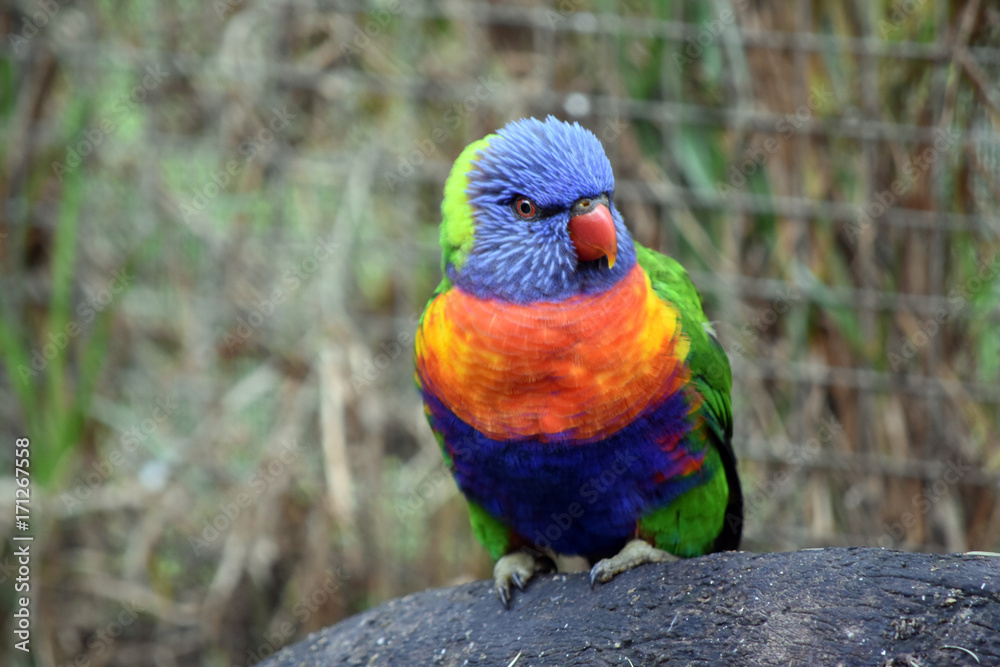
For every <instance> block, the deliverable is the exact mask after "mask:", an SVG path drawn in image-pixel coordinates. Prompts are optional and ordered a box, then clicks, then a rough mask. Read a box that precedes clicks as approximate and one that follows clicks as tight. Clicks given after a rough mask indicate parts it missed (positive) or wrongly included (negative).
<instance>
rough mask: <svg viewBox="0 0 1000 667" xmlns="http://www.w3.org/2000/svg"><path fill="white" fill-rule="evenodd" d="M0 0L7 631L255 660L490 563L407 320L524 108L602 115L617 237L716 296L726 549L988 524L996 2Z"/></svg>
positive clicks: (997, 348) (996, 193)
mask: <svg viewBox="0 0 1000 667" xmlns="http://www.w3.org/2000/svg"><path fill="white" fill-rule="evenodd" d="M0 24H2V25H3V28H4V33H5V39H4V40H3V43H2V45H0V119H2V130H0V131H2V134H0V136H2V142H0V165H2V166H0V170H2V171H0V193H2V209H0V263H2V264H0V266H2V268H0V274H2V285H3V288H2V290H0V353H2V371H0V440H2V443H3V445H2V447H0V461H2V464H3V465H2V467H0V471H2V472H0V532H2V534H3V535H4V537H5V546H4V549H5V551H4V554H3V556H2V557H0V582H2V583H3V586H0V625H2V628H3V629H2V632H3V640H2V641H0V662H3V663H4V664H11V663H13V664H37V665H46V666H47V665H68V664H73V665H189V664H203V665H213V666H214V665H219V666H223V665H247V664H256V662H258V661H259V660H260V659H261V658H263V657H265V656H267V655H270V654H271V653H273V652H274V651H275V650H277V649H278V648H280V647H281V646H283V645H286V644H289V643H292V642H294V641H296V640H297V639H300V638H302V637H304V636H305V635H306V634H307V633H308V632H311V631H314V630H316V629H319V628H321V627H323V626H326V625H328V624H331V623H334V622H336V621H338V620H340V619H343V618H345V617H346V616H348V615H350V614H353V613H356V612H358V611H361V610H363V609H366V608H368V607H370V606H372V605H376V604H378V603H380V602H383V601H385V600H388V599H391V598H395V597H398V596H401V595H404V594H406V593H409V592H413V591H419V590H422V589H425V588H428V587H439V586H448V585H452V584H456V583H460V582H465V581H470V580H474V579H480V578H485V577H487V576H489V573H490V571H491V563H490V561H489V558H488V556H487V554H486V552H485V550H483V549H482V548H481V547H480V546H479V545H478V544H477V543H476V541H475V539H474V538H473V536H472V534H471V530H470V528H469V525H468V518H467V516H466V510H465V505H464V503H463V501H462V499H461V497H459V495H458V494H457V490H456V487H455V485H454V483H453V481H452V480H451V478H450V476H449V475H448V473H447V471H446V469H445V468H444V467H443V465H442V462H441V456H440V453H439V451H438V447H437V445H436V443H435V441H434V438H433V437H432V436H431V433H430V430H429V428H428V427H427V425H426V423H425V421H424V418H423V414H422V409H421V405H420V403H419V400H418V395H417V393H416V391H415V389H414V386H413V379H412V378H413V364H412V359H411V345H412V340H413V331H414V328H415V325H416V318H417V317H418V316H419V314H420V312H421V310H422V308H423V305H424V304H425V303H426V301H427V299H428V298H429V296H430V294H431V292H432V291H433V289H434V287H435V286H436V284H437V282H438V280H439V278H440V273H439V261H440V254H439V249H438V245H437V234H438V227H437V226H438V223H439V221H440V213H439V205H440V200H441V193H442V187H443V183H444V179H445V176H446V175H447V172H448V169H449V167H450V164H451V162H452V161H453V160H454V159H455V157H457V155H458V153H459V152H460V151H461V149H462V148H463V147H464V146H465V145H466V144H467V143H469V142H470V141H472V140H475V139H478V138H480V137H482V136H483V135H484V134H487V133H489V132H491V131H493V130H495V129H496V128H498V127H500V126H502V125H503V124H505V123H506V122H507V121H509V120H511V119H515V118H519V117H523V116H528V115H534V116H544V115H546V114H553V115H555V116H557V117H559V118H563V119H567V120H577V121H579V122H580V123H581V124H583V125H585V126H586V127H588V128H591V129H592V130H593V131H594V132H595V133H596V134H597V136H598V137H599V138H600V139H601V140H602V142H603V143H604V145H605V147H606V149H607V152H608V155H609V157H610V158H611V161H612V163H613V165H614V168H615V173H616V177H617V191H616V201H617V202H618V205H619V206H620V208H621V210H622V211H623V213H624V215H625V219H626V221H627V222H628V224H629V225H630V227H631V229H632V231H633V233H634V235H635V237H636V238H637V239H638V240H640V241H641V242H643V243H645V244H647V245H649V246H652V247H653V248H657V249H659V250H661V251H663V252H666V253H669V254H672V255H673V256H675V257H677V258H678V259H680V260H681V262H682V263H683V264H684V265H685V266H686V267H687V268H688V269H689V271H690V273H691V275H692V277H693V279H694V282H695V283H696V284H697V285H698V287H699V288H700V290H701V292H702V294H703V297H704V300H705V303H706V310H707V311H708V313H709V316H710V317H711V318H712V319H714V320H716V321H717V322H718V324H717V325H716V328H717V329H718V330H719V331H720V332H721V333H722V336H723V339H724V346H725V348H726V350H727V352H728V353H729V355H730V358H731V360H732V365H733V369H734V387H733V401H734V409H735V413H736V417H735V423H736V434H735V439H734V445H735V448H736V451H737V455H738V457H739V458H740V470H741V474H742V477H743V480H744V490H745V494H746V503H747V524H746V529H745V540H744V548H745V549H748V550H754V551H774V550H790V549H798V548H803V547H823V546H840V545H868V546H881V547H887V548H896V549H905V550H922V551H948V552H952V551H966V550H992V551H1000V440H998V403H1000V279H998V274H1000V252H998V251H1000V214H998V205H1000V133H998V128H1000V87H998V85H997V81H1000V9H998V6H997V5H996V3H994V2H979V1H976V0H971V1H964V0H954V1H951V2H936V3H935V2H922V1H921V0H895V1H894V2H888V1H886V0H882V1H880V2H862V1H861V0H850V1H848V2H832V1H827V0H814V1H813V2H806V3H788V2H783V1H779V0H735V1H732V2H731V1H730V0H716V1H713V2H694V1H687V0H684V1H681V0H676V1H667V2H657V3H647V2H639V1H638V0H631V1H627V2H606V1H602V0H559V1H558V2H554V1H553V2H533V1H528V0H525V1H523V2H518V3H499V2H496V3H479V2H433V1H430V0H427V1H415V2H402V1H401V0H389V1H386V2H371V3H367V2H347V1H343V2H341V1H337V0H283V1H281V2H260V1H258V0H212V1H211V2H193V1H182V2H176V3H162V2H138V3H116V2H84V1H80V2H64V1H62V0H23V1H22V0H18V1H16V2H13V3H9V4H5V5H4V9H2V10H0ZM21 437H29V438H30V440H31V445H30V450H31V485H32V486H31V488H32V497H31V505H30V511H31V514H30V528H29V529H28V530H27V531H25V530H23V529H22V528H20V527H18V525H17V524H16V522H15V508H14V495H15V493H14V491H15V488H16V479H15V477H14V464H13V459H14V443H15V441H16V439H17V438H21ZM24 534H31V535H33V536H34V541H33V543H32V544H33V547H32V548H33V552H32V554H33V555H32V559H33V560H32V564H31V567H32V578H31V583H32V588H31V596H32V607H31V608H32V613H33V623H34V625H33V628H34V632H33V635H32V644H31V647H32V653H31V655H30V656H25V655H24V654H23V653H21V652H19V651H14V650H12V649H10V645H11V643H12V642H11V641H9V638H11V637H13V636H14V635H13V629H14V625H15V624H14V619H13V618H12V616H11V614H12V610H13V609H14V605H15V598H16V595H15V592H14V588H13V585H12V584H13V580H14V577H15V576H16V572H17V564H16V559H14V558H13V556H12V551H13V549H14V547H15V543H14V542H13V541H11V537H12V536H14V535H24Z"/></svg>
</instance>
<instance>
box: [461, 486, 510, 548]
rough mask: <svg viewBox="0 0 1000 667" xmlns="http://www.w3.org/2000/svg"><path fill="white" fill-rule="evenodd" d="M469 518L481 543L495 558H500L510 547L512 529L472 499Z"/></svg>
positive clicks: (473, 530)
mask: <svg viewBox="0 0 1000 667" xmlns="http://www.w3.org/2000/svg"><path fill="white" fill-rule="evenodd" d="M469 520H470V521H472V532H473V533H475V534H476V539H477V540H479V543H480V544H482V545H483V546H484V547H486V550H487V551H489V552H490V556H492V557H493V560H495V561H496V560H500V557H501V556H503V555H504V554H505V553H507V550H508V548H510V529H509V528H507V526H505V525H503V524H502V523H500V522H499V521H498V520H497V519H495V518H494V517H493V516H492V515H491V514H488V513H487V512H486V510H484V509H483V508H482V507H480V506H479V505H477V504H476V503H474V502H472V501H471V500H470V501H469Z"/></svg>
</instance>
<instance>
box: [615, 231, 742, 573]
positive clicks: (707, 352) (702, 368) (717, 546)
mask: <svg viewBox="0 0 1000 667" xmlns="http://www.w3.org/2000/svg"><path fill="white" fill-rule="evenodd" d="M635 248H636V254H637V257H638V260H639V266H641V267H642V269H643V270H644V271H645V272H646V274H647V275H648V276H649V279H650V281H651V282H652V285H653V290H654V291H655V292H656V294H657V296H659V297H660V298H661V299H663V300H664V301H669V302H670V303H672V304H674V305H675V306H676V307H677V309H678V310H679V311H680V317H681V328H682V331H683V332H684V333H685V334H686V335H687V336H688V337H689V338H690V340H691V351H690V353H689V356H688V366H689V368H690V369H691V382H692V383H693V384H694V385H695V386H696V387H697V389H698V391H699V392H700V393H701V395H702V396H703V397H704V403H702V408H701V409H702V410H703V411H704V414H705V423H706V424H707V426H708V429H709V434H708V436H709V440H710V441H711V442H712V444H713V445H714V449H715V450H716V452H717V453H718V459H716V456H715V455H712V456H710V457H709V459H708V460H707V461H706V465H710V466H713V467H714V466H718V465H719V464H720V463H721V467H722V468H723V469H724V471H725V475H724V477H723V476H720V475H716V476H715V479H713V481H712V482H711V483H709V484H707V485H705V486H703V487H699V488H696V489H693V490H692V491H689V492H688V493H686V494H684V495H683V496H681V497H680V498H678V499H677V500H676V501H675V502H674V503H672V504H671V505H670V506H669V507H667V508H665V509H664V510H660V511H658V512H655V513H654V514H653V515H651V516H649V517H647V518H646V519H645V520H644V522H643V523H644V524H645V525H644V527H646V528H648V529H649V530H650V531H651V532H653V533H654V534H655V535H656V537H657V542H658V544H657V546H659V547H660V548H667V549H668V550H680V551H683V552H685V553H679V554H678V555H685V556H688V555H697V553H696V552H702V553H704V552H705V551H708V550H713V551H722V550H727V549H736V548H737V547H738V546H739V541H740V536H741V534H742V530H743V494H742V490H741V488H740V480H739V477H738V475H737V472H736V456H735V454H734V453H733V445H732V437H733V409H732V403H731V399H730V393H731V390H732V384H733V375H732V371H731V369H730V367H729V359H728V358H727V357H726V352H725V350H723V349H722V345H720V344H719V341H718V340H717V339H716V337H715V336H714V334H712V333H710V332H711V325H710V324H709V322H708V318H707V317H705V312H704V310H702V306H701V295H699V294H698V290H697V288H696V287H695V286H694V283H692V282H691V278H690V277H688V274H687V271H685V270H684V267H682V266H681V265H680V263H678V262H677V260H675V259H673V258H672V257H667V256H666V255H661V254H660V253H658V252H655V251H653V250H650V249H648V248H645V247H643V246H641V245H639V244H638V243H636V244H635ZM723 479H725V482H726V484H725V485H723V484H722V480H723ZM723 486H725V487H727V488H725V489H724V488H723ZM720 494H725V495H726V500H725V516H724V521H723V525H722V527H721V532H718V533H717V534H716V530H717V529H714V528H713V529H712V533H713V534H712V535H711V536H710V537H711V538H712V539H714V542H712V540H711V539H710V540H709V542H710V543H711V548H710V549H708V548H705V547H704V546H703V545H704V543H705V540H703V539H694V540H693V542H694V543H695V544H692V540H691V539H689V538H690V537H691V536H692V532H693V533H698V532H699V531H700V530H701V529H702V528H703V527H704V521H702V516H701V514H700V513H698V514H697V515H693V516H690V517H688V518H687V522H686V523H685V517H681V516H680V514H682V513H681V512H678V511H677V510H678V506H679V505H685V506H689V507H692V508H693V507H697V508H699V511H700V510H701V509H702V508H704V507H705V504H706V502H707V501H709V500H714V502H711V503H709V504H711V505H716V506H718V505H717V504H718V503H719V501H720V500H721V498H719V495H720ZM719 509H722V508H721V507H719ZM685 545H687V546H685ZM671 546H672V547H674V549H670V548H669V547H671Z"/></svg>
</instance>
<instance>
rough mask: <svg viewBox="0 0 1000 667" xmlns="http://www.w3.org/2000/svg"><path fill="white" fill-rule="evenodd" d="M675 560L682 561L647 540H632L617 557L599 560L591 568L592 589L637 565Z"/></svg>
mask: <svg viewBox="0 0 1000 667" xmlns="http://www.w3.org/2000/svg"><path fill="white" fill-rule="evenodd" d="M675 560H680V559H679V558H677V556H675V555H673V554H671V553H667V552H666V551H663V550H662V549H657V548H656V547H654V546H652V545H651V544H649V542H646V541H645V540H632V541H631V542H629V543H628V544H626V545H625V546H624V547H623V548H622V550H621V551H619V552H618V553H617V554H616V555H614V556H612V557H611V558H605V559H603V560H599V561H597V563H595V564H594V567H592V568H590V587H591V588H592V589H593V588H594V585H595V584H596V583H597V582H601V583H602V584H606V583H607V582H609V581H611V580H612V579H613V578H614V577H615V575H616V574H621V573H622V572H625V571H627V570H631V569H632V568H633V567H636V566H637V565H642V564H644V563H672V562H673V561H675Z"/></svg>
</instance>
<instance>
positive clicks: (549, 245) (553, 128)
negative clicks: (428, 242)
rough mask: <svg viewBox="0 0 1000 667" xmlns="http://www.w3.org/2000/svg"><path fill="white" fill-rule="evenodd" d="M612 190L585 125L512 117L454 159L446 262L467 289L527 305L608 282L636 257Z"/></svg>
mask: <svg viewBox="0 0 1000 667" xmlns="http://www.w3.org/2000/svg"><path fill="white" fill-rule="evenodd" d="M614 188H615V180H614V175H613V174H612V173H611V163H610V162H609V161H608V158H607V156H606V155H605V154H604V148H603V147H602V146H601V143H600V141H598V139H597V137H596V136H594V134H593V133H592V132H590V131H589V130H586V129H584V128H582V127H580V125H579V124H577V123H573V124H572V125H571V124H569V123H564V122H562V121H560V120H557V119H555V118H553V117H552V116H549V117H548V118H547V119H546V120H545V121H540V120H536V119H534V118H528V119H524V120H519V121H514V122H511V123H509V124H507V125H506V126H505V127H504V128H503V129H501V130H499V131H498V132H497V133H496V134H493V135H490V136H488V137H486V138H485V139H482V140H480V141H478V142H475V143H473V144H471V145H470V146H469V147H468V148H466V150H465V152H463V154H462V156H460V157H459V159H458V160H457V161H456V162H455V166H454V168H453V169H452V173H451V175H450V176H449V178H448V185H447V186H446V187H445V201H444V204H443V205H442V210H443V213H444V223H443V226H442V232H441V245H442V250H443V253H444V262H443V263H444V270H445V272H446V273H447V275H448V277H449V279H450V280H451V281H452V283H454V284H455V285H458V286H459V287H461V288H462V289H464V290H466V291H468V292H471V293H474V294H476V295H478V296H483V297H490V298H500V299H504V300H507V301H515V302H521V303H525V302H530V301H558V300H562V299H564V298H567V297H570V296H574V295H580V294H591V293H595V292H600V291H603V290H605V289H608V288H609V287H611V286H612V285H614V284H615V283H616V282H617V281H618V280H620V279H621V278H622V277H624V276H625V275H626V274H627V273H628V272H629V271H630V270H631V269H632V267H633V266H635V261H636V258H635V247H634V245H633V243H632V238H631V236H630V235H629V233H628V230H627V229H626V228H625V224H624V222H623V221H622V218H621V215H620V214H619V213H618V211H617V209H616V208H615V205H614V202H613V200H612V195H613V194H614ZM598 248H600V249H598Z"/></svg>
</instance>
